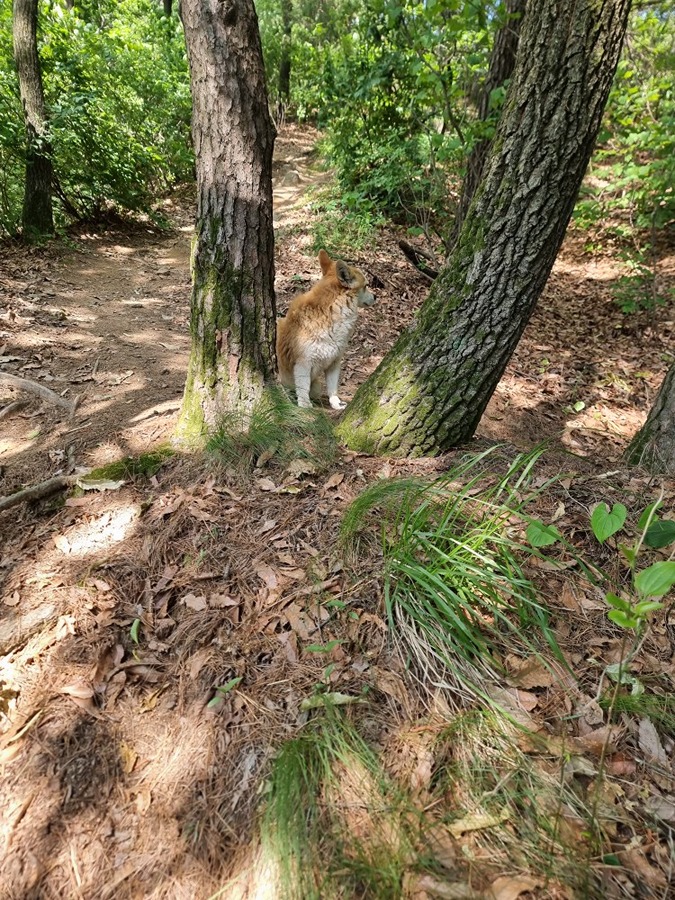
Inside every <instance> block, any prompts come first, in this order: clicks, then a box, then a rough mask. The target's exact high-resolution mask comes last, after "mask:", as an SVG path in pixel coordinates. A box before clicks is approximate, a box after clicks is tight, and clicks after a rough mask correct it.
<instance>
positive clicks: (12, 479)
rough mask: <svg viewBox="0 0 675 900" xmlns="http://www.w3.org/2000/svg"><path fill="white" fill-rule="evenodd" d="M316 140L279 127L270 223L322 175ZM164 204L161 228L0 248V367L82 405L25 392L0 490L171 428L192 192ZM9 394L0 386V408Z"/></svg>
mask: <svg viewBox="0 0 675 900" xmlns="http://www.w3.org/2000/svg"><path fill="white" fill-rule="evenodd" d="M314 140H315V135H314V134H313V133H312V132H296V131H294V130H289V131H288V133H287V134H286V135H285V136H283V135H282V137H281V138H280V139H279V140H278V142H277V154H276V158H275V165H274V196H275V224H276V225H277V227H281V228H284V227H287V228H292V227H293V225H295V224H297V222H299V221H301V220H302V213H301V211H300V212H299V211H298V207H299V205H300V202H301V200H302V198H303V196H304V195H305V193H306V191H307V189H308V188H309V187H310V186H311V185H313V184H316V183H318V182H320V181H321V180H322V179H324V178H325V177H326V176H325V175H324V174H323V173H321V172H317V171H316V170H315V169H314V168H312V165H311V164H312V160H313V145H314ZM162 213H163V214H164V215H165V216H167V217H168V218H169V219H170V221H171V226H172V227H171V229H170V230H169V231H168V232H162V231H159V230H157V229H154V228H151V227H149V226H148V227H147V228H138V227H133V228H132V227H129V228H123V227H120V228H117V229H116V228H111V229H109V230H106V231H104V232H102V233H89V232H87V231H82V232H80V233H79V234H75V235H73V237H72V239H71V241H70V242H69V246H68V245H66V244H57V245H55V246H51V247H48V248H47V249H45V250H43V251H26V250H25V249H24V248H11V249H10V248H8V249H7V251H6V252H5V253H4V254H3V257H2V259H1V260H0V286H1V287H2V297H3V302H2V306H1V307H0V309H1V310H2V312H1V313H0V366H1V367H2V369H1V370H2V371H4V372H8V373H10V374H14V375H19V376H22V377H25V378H29V379H31V380H34V381H38V382H39V383H41V384H44V385H45V386H47V387H50V388H51V389H52V390H54V391H56V392H58V393H60V394H63V395H64V396H65V397H67V398H75V397H77V396H81V397H82V403H81V406H80V409H79V410H78V413H77V415H76V417H75V419H74V420H73V421H68V420H67V419H66V418H65V417H64V415H63V413H62V412H61V411H59V410H57V409H55V408H50V407H49V406H47V405H43V404H42V403H41V402H39V401H33V400H31V401H30V402H29V404H28V406H27V408H26V409H24V410H23V411H21V412H20V413H18V414H16V415H14V416H13V417H12V418H11V419H7V420H5V421H3V422H2V423H1V424H0V466H1V467H2V468H1V469H0V472H2V475H3V476H4V477H3V478H2V479H0V485H1V488H0V493H6V492H9V491H11V490H14V489H15V488H16V487H17V486H18V485H19V484H20V483H25V482H33V481H38V480H42V479H44V478H48V477H50V476H51V475H54V474H56V473H58V472H59V471H61V470H62V469H63V468H64V466H65V467H66V468H69V469H72V468H73V467H74V466H96V465H101V464H104V463H106V462H110V461H112V460H115V459H119V458H120V457H121V456H127V455H137V454H139V453H143V452H145V451H147V450H148V449H150V448H151V447H153V446H156V445H157V444H158V443H161V442H162V441H164V440H166V439H167V438H168V437H169V436H170V434H171V432H172V430H173V427H174V424H175V420H176V413H177V410H178V407H179V405H180V401H181V396H182V391H183V385H184V381H185V372H186V370H187V359H188V352H189V346H190V341H189V334H188V311H189V298H190V271H189V258H190V241H191V238H192V234H193V231H194V228H193V224H192V221H193V206H192V203H191V197H190V194H189V193H187V192H181V193H180V194H179V195H178V197H177V198H176V199H175V200H174V201H173V202H172V201H170V200H169V201H166V202H165V204H164V205H163V207H162ZM280 281H281V282H283V281H284V276H283V274H282V275H281V276H280ZM282 290H283V285H282ZM295 290H297V284H296V285H295ZM17 396H18V395H17V394H15V393H14V392H13V390H12V389H9V388H8V387H6V386H5V385H2V384H0V408H2V407H3V406H4V405H5V404H6V403H8V402H11V401H12V400H14V399H16V398H17ZM21 397H22V398H25V395H23V394H22V395H21Z"/></svg>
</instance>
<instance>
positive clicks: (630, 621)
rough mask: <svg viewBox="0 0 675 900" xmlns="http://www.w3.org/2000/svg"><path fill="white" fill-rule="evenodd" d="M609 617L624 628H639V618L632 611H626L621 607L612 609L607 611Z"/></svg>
mask: <svg viewBox="0 0 675 900" xmlns="http://www.w3.org/2000/svg"><path fill="white" fill-rule="evenodd" d="M607 618H609V619H611V620H612V622H614V623H616V624H617V625H620V626H621V627H622V628H637V625H638V619H636V618H635V616H631V615H630V613H625V612H623V611H622V610H620V609H610V611H609V612H608V613H607Z"/></svg>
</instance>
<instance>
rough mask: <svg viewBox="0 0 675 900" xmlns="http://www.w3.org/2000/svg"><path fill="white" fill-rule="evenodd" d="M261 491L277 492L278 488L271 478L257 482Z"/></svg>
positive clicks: (260, 479)
mask: <svg viewBox="0 0 675 900" xmlns="http://www.w3.org/2000/svg"><path fill="white" fill-rule="evenodd" d="M256 484H257V485H258V487H259V488H260V490H261V491H276V489H277V486H276V484H275V483H274V482H273V481H272V479H271V478H259V479H258V481H257V482H256Z"/></svg>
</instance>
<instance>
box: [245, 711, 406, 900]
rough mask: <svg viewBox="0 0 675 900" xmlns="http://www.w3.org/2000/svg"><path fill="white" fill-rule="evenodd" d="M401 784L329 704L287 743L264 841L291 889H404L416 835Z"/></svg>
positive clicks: (373, 892) (284, 886)
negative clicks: (406, 807)
mask: <svg viewBox="0 0 675 900" xmlns="http://www.w3.org/2000/svg"><path fill="white" fill-rule="evenodd" d="M404 812H405V804H404V801H403V799H402V797H401V794H400V792H398V791H397V789H396V788H395V786H394V785H393V784H392V783H391V781H390V780H389V779H388V778H387V777H386V776H385V774H384V772H383V770H382V768H381V766H380V764H379V761H378V759H377V756H376V754H375V753H374V751H373V750H372V749H371V748H370V747H369V746H368V745H367V744H366V743H365V741H364V740H363V738H362V737H361V736H360V735H359V734H358V732H357V731H356V729H355V728H354V727H353V726H352V725H351V724H350V722H349V721H348V720H347V719H346V718H345V717H344V716H343V715H341V714H339V713H338V712H337V711H335V710H331V709H330V708H328V709H327V710H326V713H325V715H323V716H321V717H320V718H317V719H316V720H314V721H313V722H311V723H310V724H309V725H308V726H307V728H306V729H305V731H304V732H303V734H302V735H300V737H298V738H295V739H294V740H291V741H288V742H287V743H286V744H285V745H284V746H283V747H282V748H281V750H280V752H279V755H278V756H277V759H276V761H275V763H274V766H273V769H272V773H271V776H270V780H269V793H268V796H267V802H266V808H265V813H264V818H263V827H262V835H263V844H264V845H265V846H266V850H267V854H268V855H271V856H272V857H273V858H274V859H275V860H276V868H277V871H278V876H279V885H280V893H281V896H283V897H289V898H294V900H295V898H302V900H313V898H317V900H318V898H321V900H324V898H333V897H334V898H338V897H353V896H364V897H373V898H382V900H385V898H391V897H397V896H400V894H401V884H402V880H403V875H404V873H405V871H406V868H407V867H409V866H410V864H411V860H412V858H413V841H412V835H411V833H410V827H409V822H408V820H407V817H406V815H405V814H404Z"/></svg>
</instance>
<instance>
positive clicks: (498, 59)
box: [453, 0, 527, 243]
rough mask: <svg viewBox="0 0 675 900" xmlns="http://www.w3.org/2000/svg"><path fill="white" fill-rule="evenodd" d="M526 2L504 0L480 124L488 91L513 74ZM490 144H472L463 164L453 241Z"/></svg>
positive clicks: (488, 102) (486, 108)
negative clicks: (502, 21) (501, 23)
mask: <svg viewBox="0 0 675 900" xmlns="http://www.w3.org/2000/svg"><path fill="white" fill-rule="evenodd" d="M526 2H527V0H506V4H505V7H504V15H505V17H506V18H505V21H504V24H503V25H502V26H501V28H500V29H499V30H498V31H497V34H496V35H495V42H494V46H493V47H492V53H491V54H490V65H489V68H488V72H487V75H486V77H485V82H484V83H483V85H482V86H481V90H480V95H479V97H478V104H477V105H478V118H479V119H480V120H481V122H486V121H487V119H488V118H489V117H490V113H491V112H492V105H491V101H492V92H493V91H494V90H496V89H497V88H499V87H501V86H502V85H504V84H505V83H506V82H507V81H508V80H509V79H510V78H511V75H512V74H513V68H514V66H515V64H516V52H517V50H518V39H519V37H520V27H521V24H522V20H523V14H524V12H525V5H526ZM490 144H491V140H490V138H484V139H483V140H482V141H478V142H477V143H476V145H475V146H474V148H473V150H472V151H471V153H470V154H469V158H468V160H467V163H466V174H465V176H464V181H463V182H462V194H461V197H460V200H459V207H458V209H457V216H456V218H455V223H454V226H453V235H454V239H455V240H456V239H457V235H458V234H459V232H460V231H461V228H462V223H463V222H464V219H465V218H466V211H467V210H468V208H469V205H470V204H471V201H472V200H473V195H474V194H475V193H476V188H477V187H478V185H479V184H480V180H481V178H482V176H483V169H484V168H485V160H486V159H487V155H488V151H489V149H490ZM453 243H454V241H453Z"/></svg>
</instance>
